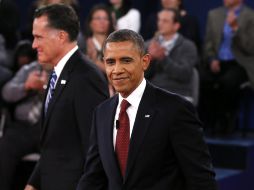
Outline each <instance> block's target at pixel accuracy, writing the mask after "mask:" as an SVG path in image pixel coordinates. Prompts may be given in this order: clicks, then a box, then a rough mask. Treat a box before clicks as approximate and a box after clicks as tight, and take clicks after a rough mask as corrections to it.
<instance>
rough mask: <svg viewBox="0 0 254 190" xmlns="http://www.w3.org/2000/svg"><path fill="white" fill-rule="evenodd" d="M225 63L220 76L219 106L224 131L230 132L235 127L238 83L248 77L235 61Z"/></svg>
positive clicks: (238, 91) (238, 93)
mask: <svg viewBox="0 0 254 190" xmlns="http://www.w3.org/2000/svg"><path fill="white" fill-rule="evenodd" d="M226 64H227V65H225V73H224V74H223V75H222V76H221V77H220V85H221V89H220V98H221V104H220V106H219V107H220V109H219V110H220V111H219V113H220V117H221V121H222V123H223V125H224V126H223V130H224V131H223V132H224V133H227V132H230V131H232V130H233V128H235V127H236V119H237V109H238V106H239V97H240V96H239V95H240V85H241V84H242V83H244V82H245V81H247V79H248V78H247V74H246V72H245V70H244V69H243V68H242V67H241V66H239V65H238V64H237V63H235V62H233V63H230V62H229V63H226Z"/></svg>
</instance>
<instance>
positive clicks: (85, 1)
mask: <svg viewBox="0 0 254 190" xmlns="http://www.w3.org/2000/svg"><path fill="white" fill-rule="evenodd" d="M15 1H16V3H17V5H18V7H19V10H20V13H21V18H20V19H21V20H20V22H21V25H20V27H21V28H22V26H24V24H25V22H26V19H27V18H26V17H27V10H28V7H29V5H30V4H31V3H32V2H34V1H35V0H15ZM107 1H108V0H79V3H80V10H81V13H80V16H81V24H83V23H84V19H85V17H86V15H87V14H88V12H89V10H90V8H91V7H92V6H93V5H94V4H96V3H101V2H104V3H105V2H107ZM132 1H133V6H134V7H135V8H138V9H139V10H140V11H141V12H142V16H143V18H142V19H145V18H146V16H147V15H149V13H151V12H153V11H157V10H158V9H159V7H160V0H132ZM222 2H223V0H184V5H185V8H186V9H187V11H188V12H189V13H190V14H192V15H194V16H196V17H197V18H198V21H199V26H200V34H201V37H203V35H204V32H205V23H206V18H207V12H208V11H209V10H210V9H213V8H216V7H218V6H220V5H222ZM245 2H246V4H248V5H250V6H251V7H253V8H254V1H253V0H245Z"/></svg>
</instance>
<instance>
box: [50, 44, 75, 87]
mask: <svg viewBox="0 0 254 190" xmlns="http://www.w3.org/2000/svg"><path fill="white" fill-rule="evenodd" d="M77 49H78V46H75V47H74V48H72V49H71V50H70V51H69V52H68V53H67V54H66V55H65V56H64V57H63V58H62V59H61V60H60V61H59V62H58V63H57V65H56V66H55V67H54V70H55V72H56V76H57V79H56V83H57V81H58V79H59V77H60V75H61V72H62V70H63V68H64V66H65V64H66V63H67V61H68V60H69V59H70V57H71V56H72V55H73V54H74V53H75V51H77ZM56 83H55V85H56Z"/></svg>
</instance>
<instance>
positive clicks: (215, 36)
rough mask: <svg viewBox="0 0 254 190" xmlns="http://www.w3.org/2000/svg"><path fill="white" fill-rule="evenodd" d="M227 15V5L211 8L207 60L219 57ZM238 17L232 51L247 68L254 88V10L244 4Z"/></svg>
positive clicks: (205, 51)
mask: <svg viewBox="0 0 254 190" xmlns="http://www.w3.org/2000/svg"><path fill="white" fill-rule="evenodd" d="M226 16H227V9H226V8H225V7H219V8H216V9H214V10H211V11H210V12H209V14H208V19H207V26H206V37H205V45H204V48H205V49H204V58H205V61H207V62H210V61H211V60H213V59H217V57H218V52H219V48H220V44H221V40H222V37H223V36H222V34H223V27H224V22H225V19H226ZM237 19H238V24H239V29H238V30H237V31H236V32H235V34H234V37H233V39H232V51H233V54H234V56H235V59H236V60H237V62H238V63H239V64H240V65H241V66H243V67H244V68H245V70H246V72H247V74H248V77H249V79H250V82H251V84H252V87H253V88H254V75H253V72H254V64H253V62H254V43H253V41H254V12H253V10H252V9H250V8H249V7H247V6H245V5H243V7H242V9H241V12H240V15H239V17H238V18H237Z"/></svg>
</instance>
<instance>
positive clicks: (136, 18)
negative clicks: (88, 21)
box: [109, 0, 141, 32]
mask: <svg viewBox="0 0 254 190" xmlns="http://www.w3.org/2000/svg"><path fill="white" fill-rule="evenodd" d="M109 2H110V5H111V9H112V14H113V18H114V20H115V23H116V29H117V30H120V29H130V30H133V31H135V32H139V30H140V27H141V15H140V12H139V10H137V9H135V8H132V3H131V0H109Z"/></svg>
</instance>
